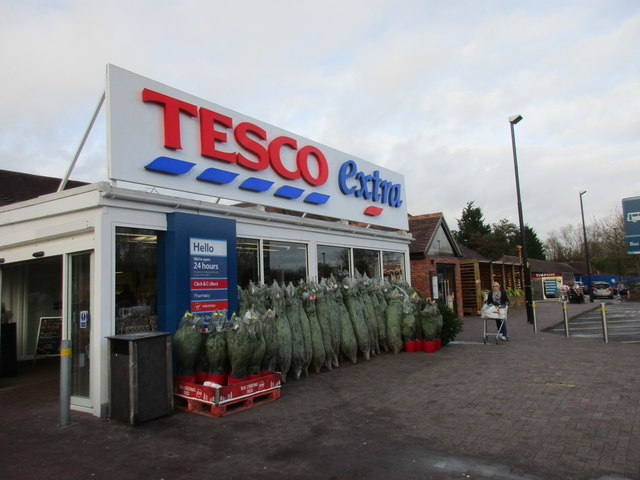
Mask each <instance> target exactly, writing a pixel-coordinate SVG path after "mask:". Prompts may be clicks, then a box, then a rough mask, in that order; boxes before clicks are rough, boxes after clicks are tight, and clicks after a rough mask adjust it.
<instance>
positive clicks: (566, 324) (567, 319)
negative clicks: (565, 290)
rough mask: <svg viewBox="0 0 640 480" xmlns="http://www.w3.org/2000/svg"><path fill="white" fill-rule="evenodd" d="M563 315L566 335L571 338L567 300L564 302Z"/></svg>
mask: <svg viewBox="0 0 640 480" xmlns="http://www.w3.org/2000/svg"><path fill="white" fill-rule="evenodd" d="M562 317H563V318H564V336H565V337H567V338H569V318H568V316H567V302H562Z"/></svg>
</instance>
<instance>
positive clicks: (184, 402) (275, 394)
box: [175, 388, 280, 418]
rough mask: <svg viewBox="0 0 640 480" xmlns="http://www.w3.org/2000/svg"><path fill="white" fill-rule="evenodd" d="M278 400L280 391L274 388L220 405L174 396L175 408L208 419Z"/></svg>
mask: <svg viewBox="0 0 640 480" xmlns="http://www.w3.org/2000/svg"><path fill="white" fill-rule="evenodd" d="M278 398H280V389H279V388H276V389H273V390H270V391H268V392H258V393H256V394H254V395H250V396H247V397H244V398H239V399H237V400H230V401H228V402H226V403H224V404H222V405H217V406H216V405H214V404H213V403H212V402H204V401H201V400H197V399H195V398H184V397H181V396H178V395H176V396H175V400H176V402H175V406H176V408H178V409H180V410H183V411H185V412H191V413H197V414H200V415H206V416H208V417H214V418H219V417H223V416H225V415H230V414H232V413H237V412H242V411H243V410H247V409H249V408H251V407H255V406H256V405H263V404H265V403H270V402H273V401H274V400H277V399H278Z"/></svg>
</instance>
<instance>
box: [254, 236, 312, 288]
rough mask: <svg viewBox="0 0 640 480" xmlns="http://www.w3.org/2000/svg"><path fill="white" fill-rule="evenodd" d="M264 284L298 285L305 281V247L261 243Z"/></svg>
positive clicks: (297, 244) (298, 244)
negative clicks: (291, 283) (275, 281)
mask: <svg viewBox="0 0 640 480" xmlns="http://www.w3.org/2000/svg"><path fill="white" fill-rule="evenodd" d="M262 258H263V261H264V283H265V284H267V285H269V284H271V283H273V281H274V280H277V281H278V283H284V284H287V283H289V282H293V284H294V285H297V284H298V281H300V280H305V281H306V280H307V245H306V244H304V243H292V242H280V241H273V240H264V241H263V251H262Z"/></svg>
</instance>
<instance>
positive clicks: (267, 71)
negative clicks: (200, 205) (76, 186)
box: [0, 0, 640, 241]
mask: <svg viewBox="0 0 640 480" xmlns="http://www.w3.org/2000/svg"><path fill="white" fill-rule="evenodd" d="M107 63H112V64H115V65H118V66H120V67H123V68H125V69H128V70H130V71H133V72H135V73H138V74H140V75H143V76H146V77H150V78H152V79H154V80H157V81H159V82H161V83H165V84H167V85H170V86H172V87H175V88H178V89H180V90H182V91H184V92H187V93H190V94H193V95H196V96H198V97H201V98H203V99H206V100H208V101H211V102H214V103H217V104H219V105H223V106H225V107H227V108H230V109H232V110H236V111H238V112H241V113H244V114H246V115H249V116H252V117H254V118H256V119H259V120H262V121H264V122H267V123H270V124H272V125H276V126H278V127H281V128H284V129H286V130H289V131H291V132H294V133H296V134H298V135H302V136H304V137H307V138H310V139H312V140H315V141H317V142H319V143H322V144H325V145H328V146H330V147H333V148H335V149H337V150H341V151H343V152H346V153H349V154H351V155H354V156H355V157H359V158H362V159H365V160H368V161H370V162H373V163H376V164H379V165H381V166H383V167H385V168H388V169H391V170H394V171H397V172H399V173H401V174H403V175H404V176H405V186H406V194H407V206H408V211H409V213H411V214H413V215H418V214H422V213H432V212H443V213H444V215H445V219H446V220H447V223H448V225H449V227H450V228H451V229H454V230H455V229H456V228H457V219H459V218H460V214H461V212H462V209H463V208H464V207H465V205H466V204H467V202H470V201H473V202H475V205H476V206H478V207H481V208H482V211H483V213H484V215H485V220H486V221H487V222H488V223H495V222H498V221H499V220H500V219H502V218H507V219H509V220H510V221H512V222H513V223H515V224H517V223H518V212H517V202H516V190H515V180H514V167H513V156H512V152H511V138H510V131H509V122H508V117H509V116H511V115H514V114H521V115H522V116H523V117H524V120H523V121H522V122H520V123H519V124H518V125H517V126H516V127H515V128H516V144H517V153H518V166H519V171H520V183H521V193H522V204H523V211H524V220H525V222H526V223H527V224H529V225H530V226H531V227H532V228H534V229H535V230H536V232H538V235H539V237H540V238H541V239H542V240H543V241H544V240H545V239H546V237H547V235H548V234H549V233H550V232H551V231H554V230H558V229H559V228H560V227H562V226H565V225H567V224H574V225H578V224H580V200H579V192H580V191H582V190H586V191H587V193H586V194H585V195H584V196H583V199H584V209H585V216H586V220H587V224H589V223H591V222H592V221H593V220H594V219H598V218H602V217H605V216H607V215H609V214H611V213H612V212H614V211H615V210H616V209H620V203H621V199H622V198H626V197H633V196H639V195H640V175H639V173H640V172H639V170H640V168H639V166H640V2H638V1H637V0H627V1H625V0H601V1H598V0H577V1H562V0H553V1H544V0H536V1H517V0H510V1H491V0H482V1H478V0H462V1H456V0H451V1H448V2H443V1H432V0H407V1H402V0H395V1H391V0H348V1H345V0H328V1H321V0H316V1H305V0H271V1H266V0H262V1H250V0H243V1H219V0H192V1H169V0H165V1H160V0H155V1H152V0H135V1H131V0H127V1H121V0H111V1H94V0H77V1H65V0H58V1H37V0H20V1H16V0H0V64H1V65H2V67H1V69H0V76H1V79H2V83H1V87H2V88H1V89H0V107H1V108H0V168H2V169H8V170H16V171H20V172H26V173H35V174H42V175H51V176H58V177H61V176H63V175H64V173H65V171H66V169H67V166H68V164H69V162H70V161H71V159H72V158H73V155H74V153H75V150H76V148H77V147H78V144H79V142H80V140H81V138H82V135H83V133H84V130H85V128H86V127H87V125H88V123H89V120H90V118H91V115H92V113H93V111H94V109H95V106H96V104H97V102H98V100H99V97H100V95H101V93H102V91H103V89H104V81H105V80H104V77H105V65H106V64H107ZM104 137H105V134H104V115H101V116H100V118H99V122H98V126H97V127H96V128H95V129H94V131H93V133H92V135H91V137H90V141H89V143H88V144H87V146H86V147H85V149H84V150H83V154H82V156H81V157H80V161H79V163H78V165H77V167H76V169H75V170H74V173H73V174H72V178H73V179H76V180H84V181H89V182H94V181H101V180H105V179H106V168H105V153H104V151H105V140H104Z"/></svg>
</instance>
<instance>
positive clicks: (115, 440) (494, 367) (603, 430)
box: [0, 302, 640, 480]
mask: <svg viewBox="0 0 640 480" xmlns="http://www.w3.org/2000/svg"><path fill="white" fill-rule="evenodd" d="M594 307H596V308H597V304H596V305H594V304H583V305H569V315H570V316H571V317H573V316H575V315H577V314H580V313H583V312H586V311H588V310H590V309H592V308H594ZM536 310H537V317H538V321H539V326H540V330H542V329H544V328H546V327H551V326H552V325H554V324H556V323H558V322H560V321H561V320H562V308H561V305H560V304H558V303H557V302H539V303H538V304H537V309H536ZM508 322H509V335H510V340H509V341H508V342H504V343H501V344H499V345H496V344H495V343H493V342H489V343H488V344H487V345H484V344H483V343H482V320H480V319H479V318H465V330H464V332H463V333H462V334H461V335H460V336H459V338H458V340H459V342H458V343H455V344H451V345H448V346H446V347H443V349H442V350H440V351H438V352H436V353H432V354H427V353H401V354H399V355H392V354H383V355H378V356H376V357H373V358H372V359H371V360H370V361H360V362H358V364H356V365H350V364H343V365H341V366H340V368H338V369H335V370H333V371H331V372H322V373H320V374H317V375H316V374H312V375H311V376H310V377H309V378H305V379H303V380H299V381H295V380H290V381H289V382H288V383H287V384H286V385H285V386H284V387H283V389H282V397H281V398H280V399H279V400H276V401H274V402H271V403H267V404H264V405H258V406H256V407H254V408H251V409H249V410H246V411H243V412H239V413H236V414H233V415H228V416H226V417H223V418H218V419H215V418H209V417H205V416H201V415H196V414H191V413H185V412H176V413H175V414H174V415H171V416H168V417H164V418H160V419H157V420H153V421H150V422H147V423H144V424H141V425H138V426H136V427H130V426H128V425H123V424H120V423H117V422H109V421H106V420H102V419H98V418H95V417H92V416H89V415H86V414H82V413H78V412H72V417H71V418H72V422H73V424H72V426H70V427H67V428H59V427H57V426H56V423H57V419H58V403H57V378H56V375H55V373H53V374H51V373H50V374H49V375H46V374H42V373H41V372H40V373H38V372H35V373H33V374H31V375H27V374H25V375H22V377H18V378H20V379H21V380H20V381H17V379H13V380H11V379H9V381H7V379H0V382H1V383H0V478H2V479H7V480H9V479H44V478H56V477H58V476H60V477H62V476H64V478H69V479H85V478H86V479H107V478H108V479H112V478H117V479H119V480H127V479H145V480H147V479H164V480H174V479H190V480H194V479H201V478H202V479H204V478H207V479H209V478H220V479H235V478H238V479H240V478H243V479H246V478H250V479H274V478H277V479H365V478H366V479H396V478H397V479H403V480H406V479H507V480H510V479H526V480H534V479H609V480H613V479H622V478H627V479H638V478H640V402H639V401H638V400H639V399H640V382H638V378H640V361H639V360H640V350H639V346H638V345H637V344H622V343H609V344H604V343H603V342H602V340H601V339H596V338H576V337H572V338H564V337H563V336H562V335H556V334H552V333H545V332H542V331H541V332H540V333H538V334H534V333H533V331H532V328H531V325H529V324H527V322H526V319H525V312H524V309H512V310H511V312H510V317H509V320H508ZM54 367H55V365H54ZM26 368H27V366H25V367H23V369H26Z"/></svg>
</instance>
